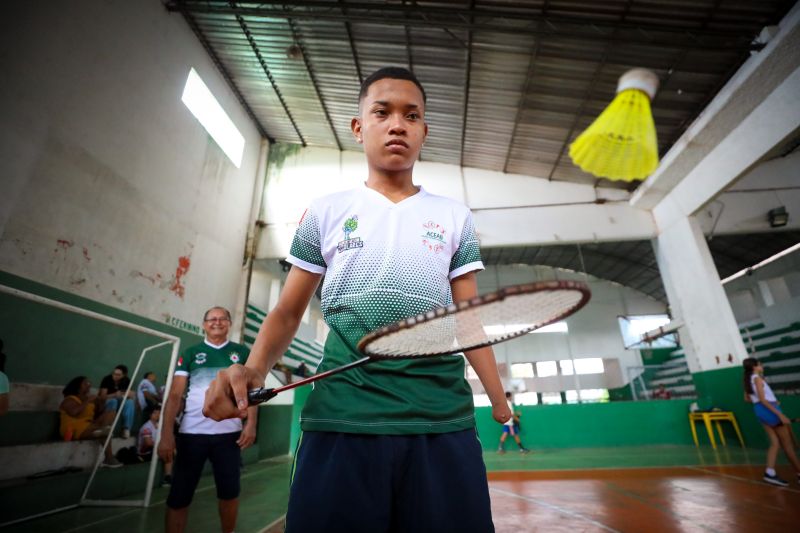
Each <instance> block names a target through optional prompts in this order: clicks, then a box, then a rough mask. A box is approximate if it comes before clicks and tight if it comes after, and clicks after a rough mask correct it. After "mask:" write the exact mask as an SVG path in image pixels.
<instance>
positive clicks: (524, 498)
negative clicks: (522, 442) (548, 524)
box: [489, 486, 622, 533]
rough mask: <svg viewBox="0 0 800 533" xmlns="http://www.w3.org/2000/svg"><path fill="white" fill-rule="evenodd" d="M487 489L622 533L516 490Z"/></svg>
mask: <svg viewBox="0 0 800 533" xmlns="http://www.w3.org/2000/svg"><path fill="white" fill-rule="evenodd" d="M489 490H490V491H491V492H497V493H499V494H502V495H504V496H511V497H512V498H518V499H520V500H525V501H528V502H532V503H535V504H537V505H541V506H542V507H547V508H548V509H551V510H553V511H556V512H558V513H561V514H565V515H567V516H571V517H573V518H579V519H581V520H583V521H585V522H589V523H590V524H593V525H595V526H597V527H599V528H601V529H604V530H606V531H611V532H612V533H622V532H621V531H619V530H617V529H614V528H612V527H609V526H607V525H605V524H603V523H601V522H598V521H597V520H593V519H591V518H589V517H588V516H584V515H582V514H580V513H576V512H574V511H570V510H569V509H564V508H563V507H559V506H558V505H553V504H551V503H547V502H544V501H542V500H539V499H536V498H531V497H530V496H523V495H522V494H517V493H516V492H511V491H509V490H504V489H498V488H495V487H491V486H490V487H489Z"/></svg>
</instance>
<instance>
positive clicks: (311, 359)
mask: <svg viewBox="0 0 800 533" xmlns="http://www.w3.org/2000/svg"><path fill="white" fill-rule="evenodd" d="M266 317H267V313H266V312H265V311H263V310H262V309H259V308H258V307H256V306H255V305H252V304H247V314H246V317H245V333H244V339H243V343H242V344H244V345H245V346H247V347H248V348H252V347H253V343H254V342H255V340H256V335H258V330H259V328H260V327H261V323H262V322H263V321H264V319H265V318H266ZM322 354H323V347H322V345H320V344H319V343H317V342H316V341H311V342H308V341H304V340H302V339H300V338H297V337H295V338H294V339H292V342H291V344H290V345H289V348H288V349H287V350H286V353H284V354H283V357H282V358H281V360H280V361H278V365H276V366H277V368H273V370H272V373H273V374H274V375H275V376H276V377H277V378H278V379H279V380H280V381H281V382H282V383H285V382H286V375H285V374H284V373H283V372H280V371H279V369H280V367H281V366H282V367H283V368H285V369H288V371H289V372H290V373H291V374H292V375H295V376H297V375H298V372H297V369H298V367H299V366H300V363H305V366H306V375H307V376H308V375H311V374H313V373H314V370H315V369H316V368H317V366H318V365H319V362H320V361H321V360H322Z"/></svg>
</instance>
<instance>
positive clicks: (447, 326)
mask: <svg viewBox="0 0 800 533" xmlns="http://www.w3.org/2000/svg"><path fill="white" fill-rule="evenodd" d="M583 298H584V295H583V293H582V292H581V291H579V290H569V289H559V290H552V291H536V292H530V293H522V294H512V295H507V296H506V297H505V298H504V299H502V300H496V301H493V302H489V303H484V304H481V305H477V306H471V307H467V308H466V309H462V310H460V311H458V312H456V313H454V314H450V315H445V316H440V317H436V318H434V319H432V320H427V321H421V322H416V323H415V324H413V325H410V326H408V327H406V328H403V329H399V330H397V331H393V332H391V333H388V334H386V335H383V336H381V337H379V338H377V339H375V340H373V341H372V342H370V343H369V344H368V345H367V347H366V348H365V353H366V354H367V355H369V356H371V357H376V358H386V359H391V358H412V357H429V356H432V355H442V354H448V353H457V352H461V351H464V350H470V349H473V348H477V347H481V346H486V345H490V344H495V343H498V342H502V341H503V340H506V339H511V338H514V337H518V336H520V335H524V334H526V333H528V332H531V331H533V330H535V329H537V328H539V327H542V326H545V325H547V324H550V323H551V322H554V321H556V320H558V319H559V318H562V317H564V316H567V315H569V314H571V313H572V311H573V310H574V309H575V308H576V307H578V306H579V305H580V304H581V303H582V302H583Z"/></svg>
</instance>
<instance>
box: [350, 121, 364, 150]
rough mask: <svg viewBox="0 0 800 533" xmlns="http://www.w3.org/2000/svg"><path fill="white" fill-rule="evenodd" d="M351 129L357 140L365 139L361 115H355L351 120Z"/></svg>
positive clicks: (360, 141) (361, 141)
mask: <svg viewBox="0 0 800 533" xmlns="http://www.w3.org/2000/svg"><path fill="white" fill-rule="evenodd" d="M350 129H351V130H352V131H353V137H355V138H356V142H358V143H359V144H361V143H363V142H364V139H362V138H361V119H360V118H359V117H353V119H352V120H351V121H350Z"/></svg>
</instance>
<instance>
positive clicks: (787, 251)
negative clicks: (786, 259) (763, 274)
mask: <svg viewBox="0 0 800 533" xmlns="http://www.w3.org/2000/svg"><path fill="white" fill-rule="evenodd" d="M797 250H800V242H799V243H797V244H795V245H794V246H790V247H789V248H787V249H785V250H784V251H782V252H778V253H777V254H775V255H773V256H772V257H768V258H766V259H764V260H763V261H761V262H760V263H758V264H757V265H753V266H751V267H747V268H743V269H741V270H740V271H739V272H737V273H736V274H733V275H732V276H728V277H727V278H725V279H723V280H722V284H723V285H725V284H726V283H728V282H731V281H733V280H735V279H736V278H741V277H742V276H744V275H745V274H749V273H751V272H753V271H754V270H758V269H759V268H761V267H763V266H766V265H768V264H770V263H772V262H773V261H777V260H778V259H780V258H781V257H783V256H784V255H789V254H790V253H792V252H794V251H797Z"/></svg>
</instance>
